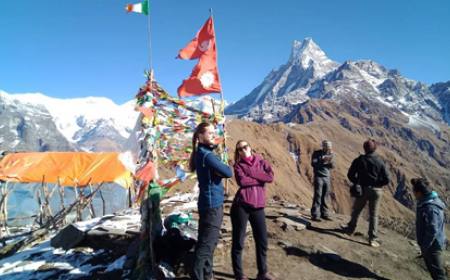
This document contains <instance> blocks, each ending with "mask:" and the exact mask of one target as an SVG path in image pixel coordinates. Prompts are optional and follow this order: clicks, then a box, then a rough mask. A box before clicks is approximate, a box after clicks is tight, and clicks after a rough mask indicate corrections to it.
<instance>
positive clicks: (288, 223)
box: [275, 217, 307, 231]
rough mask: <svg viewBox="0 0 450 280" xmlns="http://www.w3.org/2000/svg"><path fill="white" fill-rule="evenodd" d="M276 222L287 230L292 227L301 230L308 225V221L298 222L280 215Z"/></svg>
mask: <svg viewBox="0 0 450 280" xmlns="http://www.w3.org/2000/svg"><path fill="white" fill-rule="evenodd" d="M275 222H276V223H277V224H278V225H279V226H280V227H281V228H282V229H283V230H285V231H287V230H290V229H291V228H293V229H295V230H298V231H300V230H304V229H306V226H307V224H306V223H301V222H297V221H294V220H292V219H290V218H286V217H279V218H277V219H276V220H275Z"/></svg>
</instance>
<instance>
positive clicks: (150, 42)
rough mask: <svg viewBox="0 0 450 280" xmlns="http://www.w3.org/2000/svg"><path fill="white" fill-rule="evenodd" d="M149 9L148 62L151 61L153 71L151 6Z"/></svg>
mask: <svg viewBox="0 0 450 280" xmlns="http://www.w3.org/2000/svg"><path fill="white" fill-rule="evenodd" d="M148 5H150V4H149V3H148V2H147V7H148ZM147 9H148V15H147V26H148V28H147V30H148V47H149V50H148V63H149V66H150V71H152V70H153V65H152V32H151V17H150V7H148V8H147Z"/></svg>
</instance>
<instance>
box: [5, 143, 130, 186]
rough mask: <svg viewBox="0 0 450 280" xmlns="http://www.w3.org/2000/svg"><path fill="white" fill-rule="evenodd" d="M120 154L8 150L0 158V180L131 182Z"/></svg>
mask: <svg viewBox="0 0 450 280" xmlns="http://www.w3.org/2000/svg"><path fill="white" fill-rule="evenodd" d="M120 155H121V154H119V153H113V152H109V153H88V152H47V153H11V154H7V155H6V156H5V157H4V158H3V159H2V160H1V161H0V180H2V181H6V182H20V183H50V184H59V185H60V186H74V187H75V186H77V187H85V186H87V185H88V184H92V185H95V184H100V183H112V182H114V183H117V184H119V185H121V186H122V187H124V188H128V187H130V186H131V184H132V180H133V177H132V173H131V171H130V170H128V169H127V168H126V167H125V165H124V164H123V163H122V161H121V160H120Z"/></svg>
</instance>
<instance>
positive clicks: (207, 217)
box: [191, 206, 223, 280]
mask: <svg viewBox="0 0 450 280" xmlns="http://www.w3.org/2000/svg"><path fill="white" fill-rule="evenodd" d="M199 216H200V217H199V221H198V238H197V244H196V246H195V257H194V267H193V271H192V275H191V278H192V279H195V280H209V279H211V278H212V275H213V257H214V250H215V249H216V246H217V242H218V240H219V237H220V228H221V225H222V219H223V206H220V207H217V208H209V209H205V210H201V211H199Z"/></svg>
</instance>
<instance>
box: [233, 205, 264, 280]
mask: <svg viewBox="0 0 450 280" xmlns="http://www.w3.org/2000/svg"><path fill="white" fill-rule="evenodd" d="M230 216H231V224H232V226H233V240H232V241H233V244H232V247H231V261H232V264H233V272H234V277H235V279H241V278H242V277H243V276H244V271H243V269H242V250H243V249H244V247H245V234H246V231H247V221H250V225H251V226H252V232H253V238H254V239H255V247H256V265H257V268H258V275H265V274H266V273H267V262H266V259H267V227H266V214H265V213H264V208H252V207H250V206H247V205H240V204H237V203H233V205H232V206H231V211H230Z"/></svg>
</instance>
